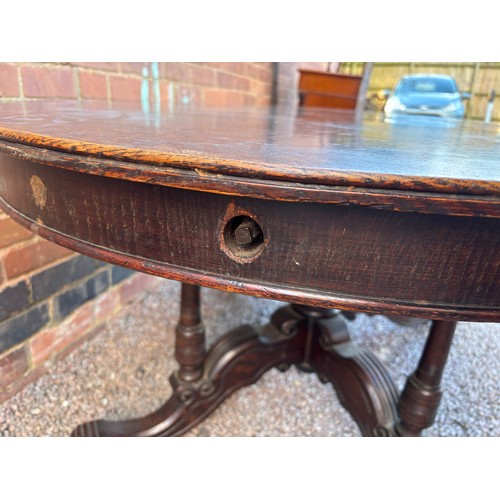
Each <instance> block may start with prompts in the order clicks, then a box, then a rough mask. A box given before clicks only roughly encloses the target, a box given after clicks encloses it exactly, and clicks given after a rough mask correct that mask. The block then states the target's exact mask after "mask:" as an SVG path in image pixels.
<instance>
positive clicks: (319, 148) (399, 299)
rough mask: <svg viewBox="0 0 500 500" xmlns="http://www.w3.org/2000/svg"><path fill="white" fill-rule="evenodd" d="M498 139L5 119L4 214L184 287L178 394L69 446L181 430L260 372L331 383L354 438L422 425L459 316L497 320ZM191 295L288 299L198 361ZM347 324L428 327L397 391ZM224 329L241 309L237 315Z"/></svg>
mask: <svg viewBox="0 0 500 500" xmlns="http://www.w3.org/2000/svg"><path fill="white" fill-rule="evenodd" d="M499 158H500V135H499V129H498V127H497V126H496V125H494V124H493V125H483V124H481V123H472V122H467V121H465V122H456V121H446V120H439V119H436V120H428V119H426V120H425V121H422V120H412V121H411V122H408V121H406V122H399V123H398V122H392V123H390V122H386V121H384V119H383V117H380V116H378V115H364V116H361V115H356V114H353V113H352V112H341V111H332V110H314V109H300V110H279V109H274V108H269V109H252V110H234V111H229V110H219V111H216V110H203V109H191V108H189V107H185V108H176V109H173V110H172V109H169V110H165V111H163V113H161V114H154V113H143V112H142V111H141V110H140V109H136V108H134V107H132V106H126V105H119V106H117V105H115V106H114V107H113V108H110V107H108V105H106V104H98V103H78V102H71V103H70V102H64V101H58V102H56V101H54V102H26V103H20V102H13V103H4V104H2V105H1V107H0V207H1V208H3V209H4V210H5V211H6V212H7V213H8V214H9V215H10V216H11V217H13V218H14V219H15V220H16V221H18V222H19V223H21V224H23V225H24V226H25V227H27V228H29V229H30V230H31V231H33V232H35V233H36V234H39V235H40V236H42V237H44V238H47V239H49V240H51V241H54V242H56V243H58V244H61V245H64V246H66V247H69V248H71V249H73V250H76V251H77V252H80V253H83V254H86V255H89V256H91V257H95V258H97V259H102V260H104V261H107V262H111V263H113V264H118V265H122V266H126V267H129V268H132V269H137V270H139V271H142V272H146V273H150V274H154V275H157V276H163V277H166V278H172V279H176V280H180V281H182V282H183V286H182V294H181V316H180V320H179V324H178V327H177V329H176V353H175V356H176V359H177V361H178V362H179V369H178V371H177V372H176V373H174V374H173V375H172V376H171V383H172V386H173V394H172V396H171V397H170V399H169V400H168V401H167V402H166V403H165V404H164V406H162V407H161V408H159V409H158V410H157V411H156V412H154V413H153V414H151V415H147V416H145V417H143V418H139V419H133V420H129V421H123V422H108V421H95V422H89V423H86V424H83V425H80V426H78V427H77V428H76V430H75V431H74V433H73V434H74V435H99V436H112V435H119V436H122V435H139V436H151V435H180V434H182V433H184V432H185V431H186V430H188V429H189V428H191V427H192V426H194V425H195V424H197V423H198V422H200V421H201V420H202V419H203V418H205V417H206V416H207V415H208V414H210V413H211V412H212V411H213V410H214V409H215V408H216V407H217V406H218V405H219V404H221V403H222V401H223V400H224V399H225V398H226V397H227V396H228V395H229V394H231V393H232V392H234V391H235V390H237V389H238V388H240V387H243V386H245V385H248V384H252V383H254V382H255V381H256V380H257V379H258V378H259V377H260V376H261V375H262V374H263V373H264V372H265V371H266V370H268V369H270V368H272V367H277V368H279V369H281V370H285V369H287V368H288V367H289V366H290V365H292V364H293V365H296V366H297V367H298V368H300V369H302V370H304V371H307V372H316V373H317V374H318V376H319V377H320V379H321V380H322V381H324V382H331V383H332V385H333V387H334V388H335V390H336V391H337V394H338V396H339V399H340V401H341V402H342V404H343V405H344V406H345V408H346V409H347V410H348V411H349V412H350V413H351V415H352V416H353V418H354V419H355V420H356V422H357V423H358V425H359V427H360V429H361V431H362V433H363V434H364V435H369V436H370V435H376V436H386V435H402V436H414V435H419V434H420V433H421V431H422V430H423V429H424V428H426V427H428V426H430V425H431V424H432V422H433V420H434V416H435V414H436V411H437V408H438V404H439V400H440V397H441V389H440V380H441V376H442V373H443V369H444V367H445V363H446V358H447V355H448V351H449V349H450V346H451V342H452V338H453V333H454V329H455V324H456V321H499V320H500V286H499V283H500V271H499V262H500V258H499V254H500V252H499V241H500V169H499V165H500V162H499ZM200 286H207V287H213V288H219V289H223V290H227V291H231V292H238V293H244V294H249V295H255V296H259V297H267V298H272V299H277V300H282V301H286V302H290V303H291V304H290V305H286V306H284V307H282V308H280V309H278V310H277V311H276V312H275V314H274V315H273V316H272V318H271V319H270V322H269V324H268V325H267V326H266V327H264V328H255V327H252V326H249V325H244V326H242V327H240V328H238V329H236V330H234V331H232V332H228V333H227V334H225V335H223V336H221V337H220V338H219V340H217V341H216V342H215V343H214V345H212V346H211V347H210V348H209V349H208V351H207V349H206V346H205V336H204V327H203V322H202V319H201V316H200V288H199V287H200ZM354 311H361V312H367V313H380V314H386V315H389V316H390V317H396V319H397V318H426V319H430V320H433V322H432V327H431V330H430V333H429V336H428V339H427V343H426V345H425V348H424V351H423V353H422V357H421V359H420V362H419V364H418V366H417V368H416V370H415V372H414V373H413V374H412V375H411V376H410V377H409V378H408V382H407V384H406V386H405V388H404V389H403V391H402V392H401V394H399V391H398V390H397V389H396V387H395V385H394V383H393V381H392V380H391V377H390V376H389V374H388V373H387V371H386V370H385V369H384V367H383V366H382V364H381V363H380V362H379V361H378V360H377V359H376V358H375V357H374V356H373V355H372V354H371V353H369V352H366V351H363V350H360V349H358V348H357V347H356V346H354V345H353V343H352V342H351V340H350V338H349V333H348V328H347V322H346V319H349V318H352V316H353V314H354V313H353V312H354ZM235 314H237V311H235Z"/></svg>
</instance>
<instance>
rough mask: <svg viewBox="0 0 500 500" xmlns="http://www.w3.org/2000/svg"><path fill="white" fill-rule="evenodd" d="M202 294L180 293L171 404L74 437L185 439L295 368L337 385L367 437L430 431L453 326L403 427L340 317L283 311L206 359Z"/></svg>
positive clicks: (404, 413) (430, 347)
mask: <svg viewBox="0 0 500 500" xmlns="http://www.w3.org/2000/svg"><path fill="white" fill-rule="evenodd" d="M199 293H200V290H199V287H198V286H194V285H185V284H183V285H182V293H181V316H180V320H179V324H178V326H177V329H176V343H175V345H176V352H175V356H176V359H177V361H178V362H179V370H178V371H177V372H176V373H174V374H172V376H171V377H170V382H171V384H172V388H173V393H172V396H171V397H170V399H168V401H167V402H166V403H165V404H164V405H163V406H162V407H161V408H159V409H158V410H157V411H155V412H154V413H152V414H150V415H147V416H145V417H142V418H138V419H131V420H125V421H117V422H113V421H104V420H98V421H92V422H88V423H85V424H83V425H80V426H78V427H77V428H76V429H75V430H74V431H73V433H72V435H73V436H179V435H182V434H183V433H185V432H186V431H188V430H189V429H191V428H192V427H193V426H195V425H197V424H198V423H199V422H201V421H202V420H203V419H204V418H206V417H207V416H208V415H209V414H210V413H212V412H213V411H214V410H215V409H216V408H217V407H218V406H219V405H220V404H221V403H222V402H223V401H224V399H226V398H227V397H228V396H229V395H230V394H232V393H233V392H234V391H236V390H237V389H239V388H241V387H244V386H247V385H251V384H253V383H255V382H256V381H257V380H258V379H259V378H260V377H261V376H262V375H263V374H264V373H265V372H266V371H267V370H269V369H271V368H273V367H276V368H278V369H279V370H281V371H284V370H286V369H288V368H289V367H290V366H291V365H296V366H297V368H298V369H300V370H302V371H306V372H315V373H316V374H317V375H318V376H319V378H320V380H321V381H322V382H324V383H327V382H331V383H332V385H333V387H334V389H335V390H336V392H337V395H338V397H339V399H340V401H341V403H342V405H343V406H344V407H345V408H346V409H347V410H348V411H349V413H350V414H351V415H352V417H353V418H354V420H355V421H356V423H357V424H358V426H359V428H360V429H361V432H362V434H363V435H365V436H394V435H403V436H406V435H418V434H419V433H420V431H421V430H422V429H423V428H425V427H427V426H428V425H430V424H431V423H432V421H433V418H434V415H435V413H436V410H437V404H438V403H439V397H440V391H439V381H440V378H441V374H442V371H443V368H444V363H445V361H446V355H447V352H448V349H449V344H450V343H451V337H452V334H453V329H454V323H450V322H434V323H433V327H432V330H431V334H430V337H429V340H428V342H427V345H426V348H425V350H424V354H423V356H422V359H421V362H420V365H419V368H418V369H417V371H416V372H415V374H414V375H413V376H412V377H410V379H409V381H408V384H407V386H406V388H405V390H404V391H403V393H402V395H401V398H400V401H399V411H400V414H401V421H399V420H398V410H397V408H398V392H397V390H396V387H395V385H394V383H393V381H392V379H391V377H390V376H389V374H388V372H387V371H386V370H385V368H384V367H383V365H382V364H381V363H380V362H379V361H378V359H377V358H376V357H375V356H374V355H373V354H371V353H370V352H368V351H364V350H361V349H359V348H357V347H356V346H355V345H354V344H353V343H352V342H351V339H350V337H349V332H348V329H347V325H346V321H345V319H344V317H343V315H342V313H341V312H340V311H338V310H334V309H324V308H318V307H308V306H302V305H288V306H284V307H282V308H280V309H278V310H277V311H275V313H274V314H273V315H272V317H271V321H270V322H269V323H268V324H267V325H266V326H265V327H263V328H259V329H257V328H254V327H252V326H249V325H243V326H241V327H239V328H237V329H235V330H233V331H231V332H228V333H226V334H224V335H222V336H221V337H219V339H218V340H217V341H216V342H214V344H213V345H212V346H211V347H210V349H209V350H208V352H206V350H205V332H204V327H203V323H202V320H201V313H200V301H199Z"/></svg>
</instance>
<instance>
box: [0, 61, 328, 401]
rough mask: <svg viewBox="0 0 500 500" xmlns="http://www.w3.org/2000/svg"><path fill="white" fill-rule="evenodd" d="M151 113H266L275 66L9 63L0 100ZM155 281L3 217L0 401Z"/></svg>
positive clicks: (1, 74)
mask: <svg viewBox="0 0 500 500" xmlns="http://www.w3.org/2000/svg"><path fill="white" fill-rule="evenodd" d="M326 65H327V63H279V65H278V93H277V95H278V98H279V100H280V103H282V104H290V103H292V104H293V103H294V102H296V82H297V75H298V73H297V68H298V67H308V68H310V69H326ZM144 82H147V85H146V88H147V95H146V98H147V100H148V102H149V103H150V105H151V106H160V108H161V109H163V108H165V107H167V106H194V105H196V106H213V107H230V106H265V105H268V104H270V102H271V94H272V83H273V65H272V63H252V62H223V63H125V62H118V63H114V62H109V63H108V62H106V63H104V62H99V63H84V62H78V63H43V64H42V63H1V62H0V113H1V102H2V101H10V100H28V99H47V98H64V99H75V100H76V99H78V100H93V99H99V100H105V101H108V102H112V101H140V100H141V97H142V99H144V97H145V94H144V92H145V90H144V88H145V87H144V85H143V83H144ZM151 283H152V281H151V278H150V277H148V276H146V275H141V274H138V273H132V272H130V271H127V270H124V269H123V268H119V267H117V266H111V265H107V264H103V263H100V262H98V261H95V260H93V259H89V258H87V257H83V256H79V255H77V254H75V253H73V252H70V251H69V250H67V249H65V248H62V247H60V246H57V245H55V244H53V243H49V242H48V241H45V240H43V239H41V238H39V237H37V236H34V235H33V234H32V233H30V232H29V231H27V230H25V229H23V228H22V227H20V226H19V225H17V224H16V223H15V222H13V221H12V220H11V219H10V218H8V217H7V216H6V215H5V214H3V213H2V212H1V211H0V401H2V400H4V399H5V398H7V397H9V396H10V395H11V394H13V393H14V392H16V391H17V390H19V388H21V387H22V386H23V385H24V384H26V383H27V382H29V381H30V380H33V379H34V378H35V377H36V376H38V375H39V374H40V373H42V372H43V371H44V370H45V369H46V367H47V366H48V364H47V363H48V362H49V361H50V360H51V359H57V358H58V357H60V356H61V355H63V354H64V353H66V352H69V350H71V349H72V348H73V347H74V346H75V345H77V344H78V343H79V342H80V341H81V340H82V339H84V338H86V337H87V336H88V335H90V334H91V333H93V332H96V331H97V330H98V329H99V328H100V327H101V326H102V325H103V323H104V322H105V321H106V320H107V319H109V318H110V317H112V316H113V315H114V314H116V313H117V312H118V311H119V310H120V308H121V307H122V305H124V304H126V303H128V302H129V301H130V300H133V298H134V296H135V295H137V294H138V293H140V292H141V290H143V289H144V287H146V286H148V285H150V284H151Z"/></svg>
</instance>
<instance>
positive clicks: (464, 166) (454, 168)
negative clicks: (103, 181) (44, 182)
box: [0, 101, 500, 195]
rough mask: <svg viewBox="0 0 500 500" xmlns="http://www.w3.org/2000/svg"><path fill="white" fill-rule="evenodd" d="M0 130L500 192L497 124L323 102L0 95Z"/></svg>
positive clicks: (300, 178) (164, 159)
mask: <svg viewBox="0 0 500 500" xmlns="http://www.w3.org/2000/svg"><path fill="white" fill-rule="evenodd" d="M0 139H3V140H5V141H13V142H16V143H22V144H26V145H30V146H34V147H42V148H46V149H51V150H54V151H61V152H66V153H71V154H79V155H85V156H91V157H99V158H107V159H113V160H119V161H121V162H127V161H128V162H133V163H140V164H142V165H151V166H155V167H158V171H157V172H156V173H157V176H158V177H159V178H161V169H162V167H163V168H166V167H176V168H183V169H196V170H197V171H198V173H199V175H200V176H201V175H203V174H204V173H207V174H211V173H213V174H222V175H232V176H238V177H248V178H251V179H275V180H280V181H291V182H301V183H303V184H324V185H328V186H351V187H352V186H361V187H368V188H386V189H409V190H412V191H427V192H439V193H441V192H442V193H468V194H477V195H488V194H490V195H498V194H499V192H500V168H499V167H500V165H499V157H500V126H498V125H496V124H489V125H485V124H483V123H480V122H472V121H458V120H445V119H441V118H436V119H433V118H431V119H429V118H428V117H427V118H424V119H420V117H413V118H412V119H411V120H406V121H403V122H401V121H400V122H399V123H398V122H397V121H396V122H395V121H392V122H385V121H384V119H383V117H381V116H380V115H376V114H369V113H368V114H365V115H363V116H362V117H360V116H357V115H355V114H354V113H353V112H351V111H342V110H328V109H314V108H304V109H299V110H296V109H293V108H288V109H275V108H257V109H255V108H249V109H239V110H229V109H226V110H214V109H196V108H190V107H188V106H185V107H177V108H175V109H172V110H169V109H164V110H162V112H161V113H151V112H148V113H145V112H142V111H141V109H140V108H138V107H137V106H134V105H132V104H124V103H120V104H114V105H108V104H106V103H100V102H81V103H80V102H77V101H49V102H47V101H31V102H11V103H2V104H1V106H0Z"/></svg>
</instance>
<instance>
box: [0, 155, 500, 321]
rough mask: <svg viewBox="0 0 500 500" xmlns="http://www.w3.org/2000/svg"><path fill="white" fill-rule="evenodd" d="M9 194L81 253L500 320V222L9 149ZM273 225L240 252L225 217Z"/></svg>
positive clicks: (234, 286) (366, 302)
mask: <svg viewBox="0 0 500 500" xmlns="http://www.w3.org/2000/svg"><path fill="white" fill-rule="evenodd" d="M0 178H1V179H2V182H1V183H0V196H1V197H2V199H3V200H4V202H5V203H6V204H7V205H5V208H6V209H7V211H8V212H9V213H11V214H12V215H13V216H14V218H16V220H19V221H20V222H21V223H23V224H25V225H26V226H27V227H28V228H30V229H32V230H35V231H38V232H39V234H40V235H42V236H45V237H49V238H51V239H53V240H54V241H56V242H58V243H62V244H65V245H67V246H70V247H71V248H74V249H75V250H77V251H80V252H82V253H87V254H89V255H92V256H95V257H98V258H102V259H104V260H108V261H110V262H115V263H117V264H120V265H125V266H127V267H132V268H134V269H140V270H142V271H145V272H149V273H152V274H156V275H160V276H165V277H171V278H175V279H181V280H183V281H188V282H191V283H195V284H201V285H207V286H213V287H216V288H222V289H226V290H230V291H238V292H243V293H249V294H253V295H259V296H262V297H270V298H275V299H279V300H289V301H292V302H296V303H303V304H310V305H321V306H325V307H339V308H343V309H348V310H349V309H350V310H361V311H375V312H379V313H386V314H402V315H405V314H406V315H411V316H420V317H425V318H428V319H465V320H467V319H469V320H477V321H481V320H483V321H491V320H495V319H498V316H499V310H500V293H499V288H498V287H499V283H500V271H499V268H500V265H499V247H500V219H498V218H493V217H457V216H449V215H446V216H445V215H431V214H419V213H406V212H397V211H388V210H374V209H370V208H367V207H356V206H336V205H328V204H320V203H304V204H302V203H290V202H282V201H271V200H261V199H255V198H249V197H231V196H227V195H219V194H214V193H207V192H202V191H192V190H186V189H175V188H171V187H165V186H159V185H151V184H147V183H136V182H128V181H124V180H119V179H114V178H107V177H102V176H93V175H85V174H82V173H78V172H73V171H68V170H59V169H54V168H51V167H47V166H46V165H41V164H38V163H34V162H32V161H27V160H21V159H19V158H12V157H5V158H4V159H3V161H1V162H0ZM242 214H244V215H246V216H250V217H251V218H253V219H254V220H255V221H257V223H258V224H259V225H260V227H261V228H262V231H263V235H264V237H263V244H262V245H263V249H262V252H261V253H260V254H259V255H258V256H257V257H256V258H255V259H254V260H252V261H249V262H248V261H245V260H244V259H243V260H241V259H238V258H237V257H235V256H231V252H228V251H227V248H226V247H225V244H224V238H223V231H224V227H225V223H226V221H228V220H230V219H231V218H232V217H234V216H238V215H242Z"/></svg>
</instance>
